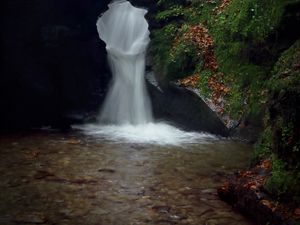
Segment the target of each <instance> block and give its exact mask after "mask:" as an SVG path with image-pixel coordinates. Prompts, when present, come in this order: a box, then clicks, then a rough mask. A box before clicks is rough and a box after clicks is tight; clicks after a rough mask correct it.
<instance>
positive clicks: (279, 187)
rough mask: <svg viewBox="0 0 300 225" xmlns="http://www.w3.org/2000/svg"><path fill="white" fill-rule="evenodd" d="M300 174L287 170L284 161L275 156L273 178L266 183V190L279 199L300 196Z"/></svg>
mask: <svg viewBox="0 0 300 225" xmlns="http://www.w3.org/2000/svg"><path fill="white" fill-rule="evenodd" d="M299 184H300V173H299V172H298V171H297V170H289V169H287V165H286V163H285V162H284V161H282V160H280V159H278V158H277V157H276V156H273V159H272V172H271V176H270V177H269V178H268V180H267V182H266V189H267V190H268V191H269V192H270V193H271V194H273V195H274V196H276V197H277V198H280V199H282V198H283V199H284V198H287V197H295V196H299V195H300V186H299Z"/></svg>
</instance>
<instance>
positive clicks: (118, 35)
mask: <svg viewBox="0 0 300 225" xmlns="http://www.w3.org/2000/svg"><path fill="white" fill-rule="evenodd" d="M146 13H147V11H146V10H144V9H139V8H136V7H133V6H132V5H131V4H130V3H129V2H128V1H115V2H113V3H111V4H109V10H108V11H106V12H105V13H104V14H103V16H102V17H100V18H99V20H98V21H97V29H98V33H99V36H100V38H101V39H102V40H103V41H104V42H105V43H106V50H107V53H108V62H109V66H110V68H111V72H112V75H113V80H112V84H111V87H110V89H109V91H108V94H107V96H106V99H105V102H104V106H103V109H102V111H101V114H100V122H102V123H112V124H124V123H130V124H145V123H148V122H151V121H152V113H151V112H152V109H151V105H150V100H149V97H148V94H147V92H146V85H145V78H144V73H145V58H146V49H147V46H148V44H149V42H150V38H149V34H150V33H149V30H148V23H147V21H146V19H145V17H144V16H145V14H146Z"/></svg>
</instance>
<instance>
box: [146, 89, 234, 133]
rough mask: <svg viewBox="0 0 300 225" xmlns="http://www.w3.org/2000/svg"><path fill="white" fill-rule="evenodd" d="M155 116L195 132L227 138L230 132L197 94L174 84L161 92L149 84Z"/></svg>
mask: <svg viewBox="0 0 300 225" xmlns="http://www.w3.org/2000/svg"><path fill="white" fill-rule="evenodd" d="M148 89H149V92H150V96H151V100H152V105H153V112H154V116H155V118H157V119H161V120H165V121H169V122H171V123H175V124H176V125H177V126H179V127H181V128H183V129H186V130H193V131H204V132H209V133H212V134H216V135H221V136H225V137H227V136H228V135H229V131H228V129H227V127H226V126H225V125H224V124H223V122H222V121H221V120H220V119H219V118H218V117H217V115H216V114H215V113H214V112H213V111H212V110H211V109H210V108H209V107H208V106H207V105H206V103H205V102H204V101H203V100H202V99H201V98H200V97H198V95H197V94H195V93H193V92H192V91H189V90H187V89H185V88H180V87H178V86H176V85H174V84H165V85H163V86H161V88H160V90H159V89H157V87H155V86H153V85H152V84H148Z"/></svg>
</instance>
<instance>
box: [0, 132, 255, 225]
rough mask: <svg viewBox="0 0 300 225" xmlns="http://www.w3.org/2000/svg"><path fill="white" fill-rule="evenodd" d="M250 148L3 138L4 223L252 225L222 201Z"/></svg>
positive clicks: (70, 137) (0, 210)
mask: <svg viewBox="0 0 300 225" xmlns="http://www.w3.org/2000/svg"><path fill="white" fill-rule="evenodd" d="M250 153H251V149H250V147H249V146H247V145H244V144H240V143H235V142H232V141H224V140H217V139H213V140H207V139H206V140H205V141H204V142H203V143H201V142H200V143H197V144H184V145H183V146H180V145H179V146H174V145H173V146H171V145H166V146H161V145H152V144H141V143H136V144H131V143H126V142H122V141H120V140H118V141H112V140H107V139H106V138H105V137H99V136H98V137H96V136H95V135H87V134H82V133H80V132H71V133H67V134H63V133H55V132H51V131H37V132H34V133H26V134H18V135H10V136H8V135H6V136H2V137H0V174H1V175H0V178H1V183H0V199H1V201H0V224H1V225H6V224H7V225H8V224H9V225H10V224H38V223H41V224H49V225H50V224H70V225H76V224H81V225H90V224H91V225H100V224H101V225H131V224H132V225H140V224H151V225H152V224H153V225H154V224H159V225H165V224H166V225H167V224H168V225H169V224H191V225H250V224H251V223H250V222H249V221H247V219H245V218H244V217H243V216H241V215H240V214H239V213H237V212H235V211H234V210H233V209H232V208H231V207H230V206H229V205H227V204H226V203H224V202H222V201H220V200H219V198H218V196H217V193H216V188H217V187H218V186H220V184H221V183H222V181H223V180H224V178H225V177H226V175H227V174H230V173H232V172H234V171H236V170H239V169H241V168H245V167H246V166H247V165H248V161H249V156H250Z"/></svg>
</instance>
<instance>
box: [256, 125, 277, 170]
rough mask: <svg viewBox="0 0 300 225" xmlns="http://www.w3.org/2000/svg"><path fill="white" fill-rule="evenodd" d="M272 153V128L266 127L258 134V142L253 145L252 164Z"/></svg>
mask: <svg viewBox="0 0 300 225" xmlns="http://www.w3.org/2000/svg"><path fill="white" fill-rule="evenodd" d="M271 154H272V129H271V127H270V126H268V127H266V128H265V129H264V131H263V133H262V134H261V135H260V138H259V140H258V142H257V143H256V145H255V147H254V152H253V155H252V164H256V163H258V162H259V161H260V160H261V159H263V158H265V157H269V156H270V155H271Z"/></svg>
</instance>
